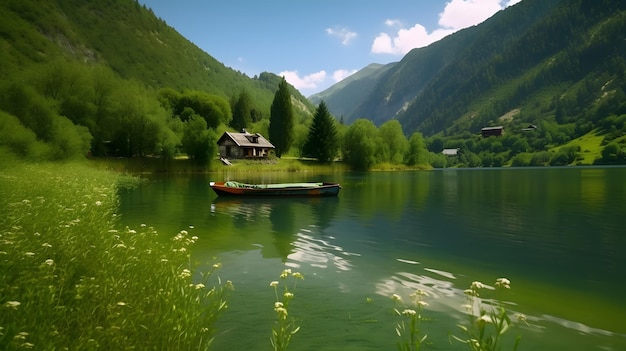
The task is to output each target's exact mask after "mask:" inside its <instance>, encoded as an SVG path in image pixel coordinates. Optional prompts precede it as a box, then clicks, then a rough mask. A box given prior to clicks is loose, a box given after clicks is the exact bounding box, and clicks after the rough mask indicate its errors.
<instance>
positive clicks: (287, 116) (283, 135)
mask: <svg viewBox="0 0 626 351" xmlns="http://www.w3.org/2000/svg"><path fill="white" fill-rule="evenodd" d="M293 126H294V116H293V108H292V106H291V94H290V93H289V89H288V87H287V81H286V80H285V77H283V79H282V81H281V82H280V84H278V91H276V94H274V101H272V107H271V110H270V128H269V137H270V141H271V142H272V144H274V147H275V148H276V156H278V157H281V156H282V155H283V154H284V153H285V152H287V151H288V150H289V148H290V147H291V144H292V143H293V139H294V137H293Z"/></svg>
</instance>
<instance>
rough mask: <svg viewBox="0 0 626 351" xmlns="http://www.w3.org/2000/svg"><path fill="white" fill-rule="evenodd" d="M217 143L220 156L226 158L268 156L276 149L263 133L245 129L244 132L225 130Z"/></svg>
mask: <svg viewBox="0 0 626 351" xmlns="http://www.w3.org/2000/svg"><path fill="white" fill-rule="evenodd" d="M217 145H218V149H219V154H220V156H221V157H226V158H266V157H267V156H268V155H269V153H270V151H272V150H274V149H275V148H274V145H272V144H271V143H270V142H269V141H267V139H265V138H264V137H263V136H262V135H261V134H259V133H254V134H251V133H248V132H247V131H246V130H245V129H244V130H243V133H232V132H225V133H224V134H222V136H221V137H220V138H219V140H218V141H217Z"/></svg>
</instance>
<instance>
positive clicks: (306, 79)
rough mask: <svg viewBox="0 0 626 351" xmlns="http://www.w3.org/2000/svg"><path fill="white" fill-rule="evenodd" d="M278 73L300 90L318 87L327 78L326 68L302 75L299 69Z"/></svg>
mask: <svg viewBox="0 0 626 351" xmlns="http://www.w3.org/2000/svg"><path fill="white" fill-rule="evenodd" d="M278 75H279V76H282V77H285V80H286V81H287V82H289V84H291V85H293V86H294V87H295V88H296V89H298V90H303V89H316V88H317V87H318V85H320V84H321V83H323V82H324V81H325V80H326V71H324V70H322V71H319V72H316V73H311V74H308V75H305V76H302V77H300V74H299V73H298V71H283V72H280V73H279V74H278Z"/></svg>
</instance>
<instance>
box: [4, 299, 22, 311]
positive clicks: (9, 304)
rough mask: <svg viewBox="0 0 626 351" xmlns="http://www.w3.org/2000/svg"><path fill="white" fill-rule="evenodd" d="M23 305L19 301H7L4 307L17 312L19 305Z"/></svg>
mask: <svg viewBox="0 0 626 351" xmlns="http://www.w3.org/2000/svg"><path fill="white" fill-rule="evenodd" d="M21 304H22V303H21V302H19V301H7V302H5V303H4V307H7V308H12V309H14V310H16V309H17V308H18V307H19V305H21Z"/></svg>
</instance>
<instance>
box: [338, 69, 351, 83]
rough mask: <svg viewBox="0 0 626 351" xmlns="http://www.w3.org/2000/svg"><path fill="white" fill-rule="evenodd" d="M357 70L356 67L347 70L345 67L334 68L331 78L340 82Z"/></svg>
mask: <svg viewBox="0 0 626 351" xmlns="http://www.w3.org/2000/svg"><path fill="white" fill-rule="evenodd" d="M356 72H357V70H356V69H353V70H351V71H349V70H347V69H339V70H336V71H335V72H334V73H333V80H334V81H335V83H337V82H340V81H342V80H344V79H346V78H348V77H349V76H351V75H353V74H355V73H356Z"/></svg>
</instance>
